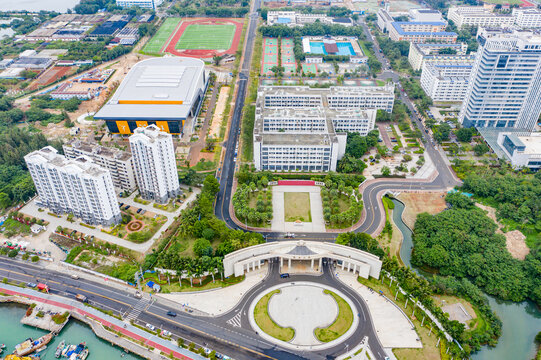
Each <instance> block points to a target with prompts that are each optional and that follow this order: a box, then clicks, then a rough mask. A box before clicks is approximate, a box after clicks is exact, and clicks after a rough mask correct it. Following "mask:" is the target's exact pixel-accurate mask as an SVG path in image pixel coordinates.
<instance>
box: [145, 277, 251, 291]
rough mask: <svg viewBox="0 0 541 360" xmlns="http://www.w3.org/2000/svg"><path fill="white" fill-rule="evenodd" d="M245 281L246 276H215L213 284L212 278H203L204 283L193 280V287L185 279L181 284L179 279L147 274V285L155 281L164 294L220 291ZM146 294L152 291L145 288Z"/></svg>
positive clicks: (197, 279)
mask: <svg viewBox="0 0 541 360" xmlns="http://www.w3.org/2000/svg"><path fill="white" fill-rule="evenodd" d="M244 279H245V276H244V275H242V276H238V277H234V276H230V277H229V278H224V279H223V280H221V278H220V274H215V275H214V282H212V276H207V277H204V278H203V281H201V282H200V281H199V278H193V279H192V281H193V286H190V279H183V280H182V281H181V283H180V284H179V282H178V277H173V276H171V278H170V279H169V282H168V281H167V277H166V276H161V278H158V276H157V274H145V283H146V282H147V281H149V280H152V281H154V282H155V283H157V284H159V285H160V286H161V288H162V291H161V292H162V293H163V294H167V293H172V292H189V291H203V290H210V289H218V288H223V287H227V286H231V285H235V284H238V283H240V282H242V281H243V280H244ZM143 290H144V291H145V292H151V289H150V288H149V287H148V286H145V287H144V289H143Z"/></svg>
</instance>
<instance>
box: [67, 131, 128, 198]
mask: <svg viewBox="0 0 541 360" xmlns="http://www.w3.org/2000/svg"><path fill="white" fill-rule="evenodd" d="M62 148H63V149H64V154H65V155H66V157H67V158H68V159H76V158H78V157H80V156H86V157H89V158H90V159H92V161H93V162H94V163H95V164H96V165H98V166H101V167H102V168H104V169H107V170H109V172H110V173H111V178H112V179H113V185H114V187H115V189H116V190H117V191H118V192H121V191H127V192H131V191H133V190H135V188H136V187H137V183H136V182H135V174H134V172H133V164H132V156H131V153H130V152H129V151H122V150H120V149H116V148H108V147H104V146H101V145H98V144H91V143H88V142H83V141H81V140H78V139H74V140H72V141H70V142H68V143H66V144H64V145H63V146H62Z"/></svg>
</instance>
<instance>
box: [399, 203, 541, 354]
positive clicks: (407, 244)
mask: <svg viewBox="0 0 541 360" xmlns="http://www.w3.org/2000/svg"><path fill="white" fill-rule="evenodd" d="M393 203H394V210H393V221H394V223H395V225H396V226H397V227H398V229H399V230H400V231H401V232H402V237H403V240H402V246H401V247H400V257H401V259H402V262H403V263H404V264H405V265H406V266H409V267H411V268H413V267H412V266H411V250H412V249H413V240H412V232H411V230H410V229H409V228H408V227H407V226H406V224H405V223H404V222H403V221H402V213H403V212H404V204H403V203H402V202H400V201H398V200H395V199H393ZM413 269H414V270H415V271H416V272H417V273H421V274H422V272H419V271H418V270H417V269H415V268H413ZM487 297H488V301H489V303H490V308H491V309H492V311H494V313H496V315H498V317H499V318H500V319H501V320H502V323H503V327H502V336H501V337H500V338H499V340H498V344H497V345H496V347H494V348H491V347H488V346H483V347H482V348H481V350H480V351H478V352H477V353H475V354H474V355H472V359H474V360H496V359H498V360H499V359H516V360H522V359H532V358H533V357H534V356H535V350H536V347H535V343H534V338H535V335H536V334H537V333H538V332H539V331H541V311H540V310H539V308H537V306H535V304H534V303H532V302H531V301H523V302H520V303H514V302H511V301H501V300H497V299H495V298H493V297H491V296H488V295H487Z"/></svg>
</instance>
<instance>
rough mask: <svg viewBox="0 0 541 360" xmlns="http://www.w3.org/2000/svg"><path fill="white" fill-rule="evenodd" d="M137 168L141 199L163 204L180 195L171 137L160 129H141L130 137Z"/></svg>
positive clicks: (148, 127) (154, 126) (150, 126)
mask: <svg viewBox="0 0 541 360" xmlns="http://www.w3.org/2000/svg"><path fill="white" fill-rule="evenodd" d="M130 148H131V153H132V156H133V168H134V171H135V176H136V179H137V185H138V186H139V193H140V194H141V197H142V198H143V199H146V200H152V201H155V202H159V203H166V202H167V201H169V199H171V198H173V197H175V196H177V195H179V194H180V184H179V181H178V171H177V164H176V160H175V149H174V146H173V137H172V135H171V134H168V133H166V132H163V131H160V128H158V127H157V126H156V125H149V126H147V127H140V128H137V129H135V130H134V132H133V135H132V136H130Z"/></svg>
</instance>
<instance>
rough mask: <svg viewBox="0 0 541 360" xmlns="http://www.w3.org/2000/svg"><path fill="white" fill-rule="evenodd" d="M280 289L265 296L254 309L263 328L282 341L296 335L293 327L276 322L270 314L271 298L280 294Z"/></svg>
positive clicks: (256, 319) (260, 326)
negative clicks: (285, 326) (286, 326)
mask: <svg viewBox="0 0 541 360" xmlns="http://www.w3.org/2000/svg"><path fill="white" fill-rule="evenodd" d="M280 292H281V291H280V290H274V291H271V292H270V293H268V294H267V295H265V296H263V297H262V298H261V300H259V301H258V302H257V304H256V306H255V309H254V319H255V322H256V324H257V326H259V328H260V329H261V330H263V331H264V332H265V333H267V334H269V335H270V336H272V337H273V338H276V339H278V340H282V341H286V342H287V341H290V340H291V339H293V337H294V336H295V330H293V328H290V327H288V328H284V327H281V326H279V325H278V324H277V323H275V322H274V321H273V320H272V319H271V317H270V316H269V300H270V298H271V297H272V296H273V295H274V294H279V293H280Z"/></svg>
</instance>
